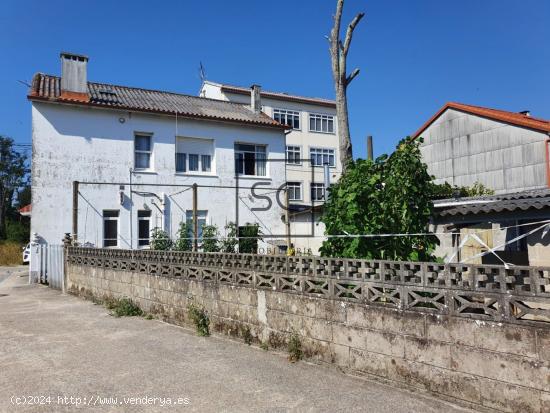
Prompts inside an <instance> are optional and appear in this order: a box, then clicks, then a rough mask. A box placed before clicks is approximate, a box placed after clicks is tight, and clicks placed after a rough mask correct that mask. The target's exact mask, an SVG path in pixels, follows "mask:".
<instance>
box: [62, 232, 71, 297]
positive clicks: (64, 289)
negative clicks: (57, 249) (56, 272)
mask: <svg viewBox="0 0 550 413" xmlns="http://www.w3.org/2000/svg"><path fill="white" fill-rule="evenodd" d="M71 244H72V238H71V234H70V233H68V232H66V233H65V236H64V237H63V279H62V280H61V291H62V292H63V293H66V292H67V261H68V259H69V247H70V246H71Z"/></svg>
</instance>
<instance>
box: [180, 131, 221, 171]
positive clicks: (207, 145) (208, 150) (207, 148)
mask: <svg viewBox="0 0 550 413" xmlns="http://www.w3.org/2000/svg"><path fill="white" fill-rule="evenodd" d="M213 156H214V140H213V139H199V138H181V137H176V172H192V173H198V174H201V173H205V172H206V173H211V172H212V169H213V165H212V162H213V159H212V157H213Z"/></svg>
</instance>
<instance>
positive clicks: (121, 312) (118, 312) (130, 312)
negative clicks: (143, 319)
mask: <svg viewBox="0 0 550 413" xmlns="http://www.w3.org/2000/svg"><path fill="white" fill-rule="evenodd" d="M104 304H105V307H107V308H108V309H109V310H111V314H112V315H114V316H115V317H133V316H141V315H143V310H142V309H141V308H139V306H138V305H137V304H136V303H134V302H133V301H132V300H131V299H130V298H127V297H123V298H119V299H117V298H108V299H106V300H104Z"/></svg>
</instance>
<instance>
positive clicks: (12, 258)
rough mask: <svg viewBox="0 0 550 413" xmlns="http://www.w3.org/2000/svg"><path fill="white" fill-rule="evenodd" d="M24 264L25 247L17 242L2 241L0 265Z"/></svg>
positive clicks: (0, 244) (0, 245)
mask: <svg viewBox="0 0 550 413" xmlns="http://www.w3.org/2000/svg"><path fill="white" fill-rule="evenodd" d="M22 263H23V247H22V246H21V245H19V244H18V243H16V242H11V241H5V242H4V241H0V265H19V264H22Z"/></svg>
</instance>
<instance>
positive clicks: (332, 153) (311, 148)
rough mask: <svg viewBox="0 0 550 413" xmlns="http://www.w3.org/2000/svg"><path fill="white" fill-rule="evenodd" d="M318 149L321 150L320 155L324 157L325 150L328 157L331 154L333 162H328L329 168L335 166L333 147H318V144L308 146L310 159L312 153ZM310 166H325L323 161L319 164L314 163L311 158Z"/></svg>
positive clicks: (334, 150)
mask: <svg viewBox="0 0 550 413" xmlns="http://www.w3.org/2000/svg"><path fill="white" fill-rule="evenodd" d="M318 151H321V153H320V155H321V157H324V155H325V153H324V152H325V151H327V152H328V153H327V155H328V156H329V159H330V156H331V155H332V159H333V162H334V165H331V164H330V162H329V167H330V168H336V149H335V148H323V147H318V146H310V148H309V159H310V160H311V159H312V154H313V152H318ZM315 155H316V156H317V155H319V154H318V153H315ZM311 166H325V163H324V162H323V163H322V164H321V165H319V164H317V163H314V162H313V160H311Z"/></svg>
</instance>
